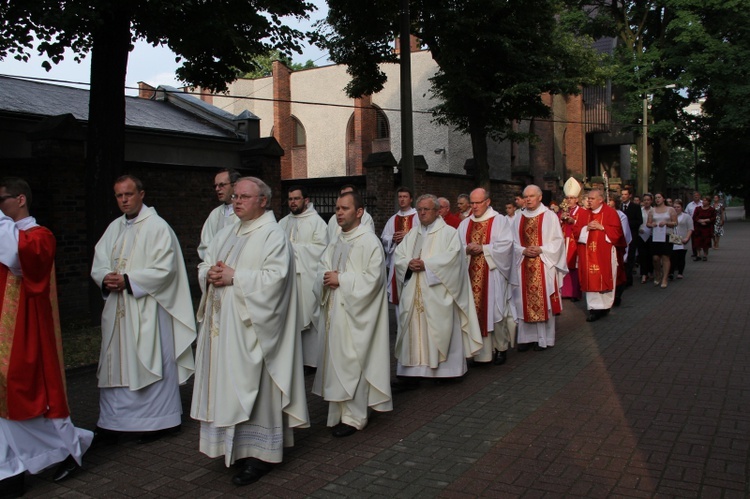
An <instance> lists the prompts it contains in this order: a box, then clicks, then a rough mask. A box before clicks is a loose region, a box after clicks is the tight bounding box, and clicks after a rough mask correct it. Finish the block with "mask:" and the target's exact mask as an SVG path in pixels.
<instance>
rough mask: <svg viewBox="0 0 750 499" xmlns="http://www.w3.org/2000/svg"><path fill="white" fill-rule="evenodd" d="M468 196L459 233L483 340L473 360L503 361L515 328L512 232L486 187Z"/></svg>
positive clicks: (510, 344)
mask: <svg viewBox="0 0 750 499" xmlns="http://www.w3.org/2000/svg"><path fill="white" fill-rule="evenodd" d="M469 200H470V201H469V202H470V205H471V215H470V216H469V218H466V219H464V220H463V221H462V222H461V225H459V226H458V233H459V237H460V239H461V244H462V245H463V247H464V251H465V253H466V258H467V261H468V274H469V279H470V285H471V291H472V298H473V303H474V306H475V308H476V312H477V318H478V320H479V327H480V331H481V332H482V339H483V343H484V347H483V348H482V349H481V350H480V351H479V352H477V353H476V354H475V355H474V362H475V363H480V364H482V363H484V364H487V363H489V362H494V363H495V365H502V364H504V363H505V362H506V359H507V352H508V349H509V348H511V347H512V346H513V343H514V341H515V332H516V330H515V321H514V315H513V314H514V310H513V307H512V304H511V303H510V288H509V286H508V278H509V277H510V266H511V262H512V254H511V248H512V246H513V235H512V234H511V233H510V226H509V224H508V220H507V218H506V217H505V216H504V215H501V214H500V213H498V212H496V211H495V210H494V209H492V207H491V206H490V204H491V203H492V200H491V199H490V195H489V192H487V190H486V189H483V188H481V187H479V188H477V189H474V190H473V191H471V193H470V194H469Z"/></svg>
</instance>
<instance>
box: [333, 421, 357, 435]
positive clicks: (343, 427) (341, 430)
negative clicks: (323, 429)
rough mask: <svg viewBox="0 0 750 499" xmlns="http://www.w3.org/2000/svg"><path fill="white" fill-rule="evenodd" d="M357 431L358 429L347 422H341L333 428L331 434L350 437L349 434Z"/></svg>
mask: <svg viewBox="0 0 750 499" xmlns="http://www.w3.org/2000/svg"><path fill="white" fill-rule="evenodd" d="M355 433H357V429H356V428H355V427H353V426H350V425H348V424H346V423H339V424H337V425H336V426H334V427H333V429H332V430H331V435H333V436H334V437H338V438H340V437H348V436H349V435H354V434H355Z"/></svg>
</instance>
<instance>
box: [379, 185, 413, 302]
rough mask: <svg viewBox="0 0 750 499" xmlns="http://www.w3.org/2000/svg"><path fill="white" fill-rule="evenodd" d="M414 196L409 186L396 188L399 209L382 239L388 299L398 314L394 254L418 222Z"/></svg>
mask: <svg viewBox="0 0 750 499" xmlns="http://www.w3.org/2000/svg"><path fill="white" fill-rule="evenodd" d="M413 200H414V196H413V195H412V193H411V190H410V189H408V188H407V187H399V188H398V189H397V190H396V202H397V203H398V211H397V212H396V214H395V215H392V216H391V218H389V219H388V221H387V222H386V223H385V227H383V233H382V234H381V235H380V240H381V241H383V248H384V249H385V262H386V268H387V269H388V301H389V302H391V303H393V304H394V305H396V315H398V301H399V300H398V285H397V284H396V277H395V274H394V272H393V271H394V267H393V255H394V254H395V253H396V248H397V247H398V245H399V244H400V243H401V240H402V239H403V238H404V236H406V234H407V233H408V232H409V231H410V230H411V228H412V227H414V226H415V225H416V224H417V223H418V222H417V210H415V209H414V207H412V205H411V203H412V201H413Z"/></svg>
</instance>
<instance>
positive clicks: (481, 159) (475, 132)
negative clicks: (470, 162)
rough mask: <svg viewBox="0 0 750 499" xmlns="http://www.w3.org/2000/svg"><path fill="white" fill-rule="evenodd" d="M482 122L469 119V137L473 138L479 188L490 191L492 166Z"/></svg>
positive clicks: (475, 173)
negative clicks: (488, 157) (488, 156)
mask: <svg viewBox="0 0 750 499" xmlns="http://www.w3.org/2000/svg"><path fill="white" fill-rule="evenodd" d="M480 121H481V120H479V119H477V118H473V117H469V135H470V137H471V151H472V154H473V155H474V165H475V166H476V172H474V175H475V178H476V181H477V186H478V187H483V188H485V189H487V192H489V191H490V164H489V162H488V161H487V132H486V127H485V126H484V124H483V123H481V122H480Z"/></svg>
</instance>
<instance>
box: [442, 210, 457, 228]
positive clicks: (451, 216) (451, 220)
mask: <svg viewBox="0 0 750 499" xmlns="http://www.w3.org/2000/svg"><path fill="white" fill-rule="evenodd" d="M443 220H444V221H445V223H446V224H448V225H450V226H451V227H453V228H454V229H458V226H459V225H461V218H460V217H459V216H458V215H456V214H455V213H453V212H450V211H449V212H448V214H447V215H446V216H444V217H443Z"/></svg>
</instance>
